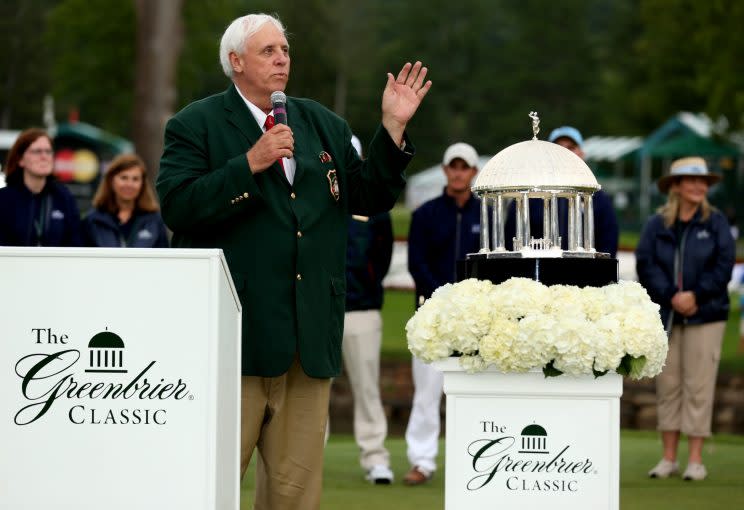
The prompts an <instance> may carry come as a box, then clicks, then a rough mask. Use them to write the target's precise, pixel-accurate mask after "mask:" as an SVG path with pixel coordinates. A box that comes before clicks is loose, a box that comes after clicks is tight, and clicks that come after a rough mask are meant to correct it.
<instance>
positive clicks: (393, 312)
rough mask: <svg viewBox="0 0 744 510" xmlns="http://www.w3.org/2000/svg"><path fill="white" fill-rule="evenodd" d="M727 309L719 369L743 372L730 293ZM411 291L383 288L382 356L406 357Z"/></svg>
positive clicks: (736, 314)
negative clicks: (729, 303) (729, 308)
mask: <svg viewBox="0 0 744 510" xmlns="http://www.w3.org/2000/svg"><path fill="white" fill-rule="evenodd" d="M730 297H731V311H730V313H729V318H728V322H727V323H726V333H725V334H724V337H723V348H722V351H721V366H720V371H721V372H726V373H744V352H742V351H741V350H740V347H739V317H740V310H739V297H738V296H737V295H736V294H731V296H730ZM413 310H414V293H413V291H406V290H390V289H388V290H386V291H385V303H384V304H383V307H382V324H383V330H382V358H383V359H385V360H408V359H410V357H411V355H410V354H409V352H408V347H407V346H406V331H405V327H406V322H408V319H410V318H411V316H412V315H413Z"/></svg>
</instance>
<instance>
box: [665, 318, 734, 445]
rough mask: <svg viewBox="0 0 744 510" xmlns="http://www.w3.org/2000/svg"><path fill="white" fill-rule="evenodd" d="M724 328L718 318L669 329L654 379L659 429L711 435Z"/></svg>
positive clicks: (695, 434) (696, 435)
mask: <svg viewBox="0 0 744 510" xmlns="http://www.w3.org/2000/svg"><path fill="white" fill-rule="evenodd" d="M725 327H726V323H725V322H723V321H721V322H712V323H708V324H699V325H694V326H689V325H688V326H685V325H678V326H674V327H673V328H672V334H671V335H670V337H669V352H668V354H667V359H666V365H665V366H664V369H663V370H662V372H661V374H659V376H658V377H657V379H656V399H657V404H658V415H659V426H658V429H659V430H661V431H680V432H682V433H683V434H687V435H688V436H693V437H708V436H710V435H711V421H712V417H713V395H714V393H715V389H716V377H717V374H718V362H719V360H720V358H721V343H722V342H723V332H724V329H725Z"/></svg>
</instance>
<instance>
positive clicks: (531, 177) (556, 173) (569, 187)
mask: <svg viewBox="0 0 744 510" xmlns="http://www.w3.org/2000/svg"><path fill="white" fill-rule="evenodd" d="M472 189H473V191H475V192H479V193H483V192H489V191H500V192H506V193H508V192H524V191H529V192H533V193H534V192H539V191H542V190H546V191H553V192H561V191H575V192H576V191H579V192H590V193H591V192H594V191H597V190H598V189H600V185H599V183H598V182H597V179H596V178H595V177H594V174H593V173H592V171H591V169H590V168H589V167H588V166H587V165H586V163H584V161H583V160H582V159H581V158H580V157H578V156H577V155H576V154H574V153H573V152H571V151H570V150H568V149H566V148H565V147H561V146H560V145H558V144H555V143H550V142H545V141H543V140H535V139H533V140H528V141H526V142H520V143H516V144H514V145H510V146H509V147H507V148H505V149H503V150H502V151H500V152H499V153H498V154H496V155H495V156H494V157H493V158H491V159H490V161H488V163H486V165H485V166H484V167H483V170H481V172H480V173H479V174H478V177H477V178H476V180H475V183H474V184H473V188H472ZM533 196H535V195H533Z"/></svg>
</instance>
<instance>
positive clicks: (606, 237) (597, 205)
mask: <svg viewBox="0 0 744 510" xmlns="http://www.w3.org/2000/svg"><path fill="white" fill-rule="evenodd" d="M592 207H593V208H594V247H595V248H596V249H597V251H599V252H603V253H609V254H610V256H611V257H615V256H616V255H617V241H618V236H619V231H618V226H617V218H616V217H615V209H614V208H613V206H612V199H611V198H610V196H609V195H608V194H607V193H605V192H604V191H602V190H599V191H597V192H596V193H594V195H592ZM516 215H517V205H516V203H515V202H514V201H512V202H511V204H509V209H508V211H507V213H506V223H505V224H504V241H505V244H506V249H508V250H511V249H512V247H513V246H514V243H513V238H514V237H515V236H516V235H517V234H516V232H517V230H516V223H517V221H516V220H517V218H516ZM558 232H559V233H560V236H561V247H562V248H563V249H564V250H567V249H568V200H567V199H565V198H559V199H558ZM530 234H531V235H532V237H534V238H536V239H539V238H541V237H542V236H543V203H542V200H530Z"/></svg>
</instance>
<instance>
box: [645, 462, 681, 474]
mask: <svg viewBox="0 0 744 510" xmlns="http://www.w3.org/2000/svg"><path fill="white" fill-rule="evenodd" d="M677 474H679V464H677V463H676V462H672V461H671V460H666V459H661V460H660V461H659V463H658V464H656V465H655V466H654V468H653V469H652V470H651V471H649V472H648V476H650V477H651V478H669V477H670V476H671V475H677Z"/></svg>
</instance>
